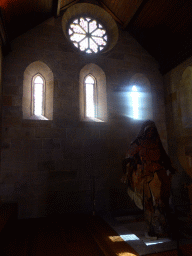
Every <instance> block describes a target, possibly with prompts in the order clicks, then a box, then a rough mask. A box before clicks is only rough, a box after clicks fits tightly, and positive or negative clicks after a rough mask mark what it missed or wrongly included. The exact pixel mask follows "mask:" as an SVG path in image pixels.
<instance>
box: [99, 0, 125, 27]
mask: <svg viewBox="0 0 192 256" xmlns="http://www.w3.org/2000/svg"><path fill="white" fill-rule="evenodd" d="M98 3H99V4H100V5H101V6H102V7H103V8H104V9H105V10H106V11H107V12H108V13H109V14H110V15H111V16H112V17H113V19H114V20H116V21H117V22H118V23H119V24H120V25H121V26H124V23H123V22H122V21H121V20H120V19H119V18H118V17H117V16H116V15H115V14H114V13H113V12H112V11H111V10H110V9H109V8H108V7H107V6H106V5H105V4H104V3H103V1H101V0H98Z"/></svg>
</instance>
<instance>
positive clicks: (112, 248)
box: [0, 214, 192, 256]
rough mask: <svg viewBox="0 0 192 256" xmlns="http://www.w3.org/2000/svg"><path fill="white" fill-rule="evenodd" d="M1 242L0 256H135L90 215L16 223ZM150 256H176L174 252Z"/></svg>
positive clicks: (119, 239)
mask: <svg viewBox="0 0 192 256" xmlns="http://www.w3.org/2000/svg"><path fill="white" fill-rule="evenodd" d="M0 240H1V248H0V255H2V256H4V255H5V256H6V255H7V256H45V255H46V256H51V255H54V256H57V255H58V256H65V255H67V256H117V255H119V256H138V254H137V253H136V252H135V251H134V250H133V249H132V248H131V247H130V246H129V245H128V244H127V243H125V242H124V241H123V240H122V239H121V238H120V237H119V236H118V235H117V233H116V232H115V231H114V230H113V229H111V228H110V227H109V226H108V224H106V222H104V221H103V220H102V219H101V218H100V217H96V216H90V215H75V214H73V215H62V216H61V215H60V216H52V217H47V218H40V219H28V220H18V221H16V222H15V223H14V224H12V225H9V226H8V227H6V229H5V230H4V232H3V233H1V237H0ZM183 249H184V250H185V253H187V251H188V250H191V254H183V256H184V255H185V256H187V255H192V248H188V249H186V247H185V248H183ZM183 252H184V251H183ZM152 255H153V256H155V255H158V256H161V255H162V256H177V255H178V254H177V250H174V251H172V252H169V253H168V254H165V253H158V254H152ZM152 255H151V256H152Z"/></svg>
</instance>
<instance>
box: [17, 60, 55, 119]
mask: <svg viewBox="0 0 192 256" xmlns="http://www.w3.org/2000/svg"><path fill="white" fill-rule="evenodd" d="M53 89H54V78H53V72H52V71H51V69H50V68H49V67H48V66H47V65H46V64H45V63H43V62H41V61H35V62H33V63H31V64H30V65H29V66H28V67H27V68H26V70H25V72H24V79H23V99H22V111H23V118H24V119H35V120H52V119H53Z"/></svg>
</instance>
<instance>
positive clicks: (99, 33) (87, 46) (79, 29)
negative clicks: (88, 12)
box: [68, 17, 108, 54]
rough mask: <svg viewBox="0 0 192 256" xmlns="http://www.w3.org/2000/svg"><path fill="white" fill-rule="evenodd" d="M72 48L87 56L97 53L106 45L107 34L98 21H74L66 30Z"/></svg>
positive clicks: (85, 19)
mask: <svg viewBox="0 0 192 256" xmlns="http://www.w3.org/2000/svg"><path fill="white" fill-rule="evenodd" d="M68 34H69V38H70V40H71V41H72V42H73V44H74V46H75V47H77V48H78V49H80V50H81V51H85V52H86V53H88V54H91V53H98V52H100V51H102V50H103V49H104V48H105V47H106V45H107V40H108V36H107V32H106V30H105V29H104V28H103V26H102V25H101V24H100V23H98V21H96V20H94V19H92V18H89V17H88V18H83V17H80V18H78V19H75V20H74V21H73V22H72V23H71V24H70V25H69V29H68Z"/></svg>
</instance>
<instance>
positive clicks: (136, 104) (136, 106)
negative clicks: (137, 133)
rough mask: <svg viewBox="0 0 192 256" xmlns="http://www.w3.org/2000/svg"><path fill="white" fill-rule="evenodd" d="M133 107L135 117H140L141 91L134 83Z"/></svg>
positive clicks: (132, 93)
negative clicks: (139, 91)
mask: <svg viewBox="0 0 192 256" xmlns="http://www.w3.org/2000/svg"><path fill="white" fill-rule="evenodd" d="M131 98H132V107H133V118H134V119H138V116H139V93H138V92H137V87H136V86H135V85H134V86H133V87H132V92H131Z"/></svg>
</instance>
